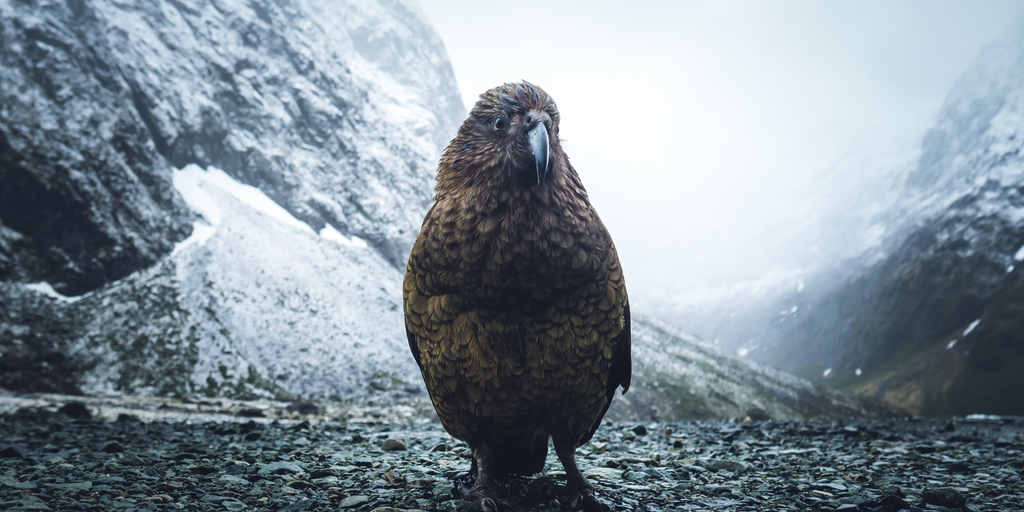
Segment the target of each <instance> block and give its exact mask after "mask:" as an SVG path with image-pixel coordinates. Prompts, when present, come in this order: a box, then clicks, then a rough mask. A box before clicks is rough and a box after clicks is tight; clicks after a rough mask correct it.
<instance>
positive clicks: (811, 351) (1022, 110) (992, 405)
mask: <svg viewBox="0 0 1024 512" xmlns="http://www.w3.org/2000/svg"><path fill="white" fill-rule="evenodd" d="M900 190H901V194H902V199H901V201H900V203H899V204H898V205H897V207H896V208H895V209H894V210H893V212H892V213H891V214H890V222H889V226H888V228H889V229H888V232H887V235H886V237H885V239H884V241H883V242H882V243H881V244H879V250H878V251H871V252H870V253H865V254H864V255H863V256H862V258H861V259H860V260H858V261H855V262H854V264H853V265H852V268H854V269H855V270H853V271H850V270H849V268H850V267H847V268H845V269H840V270H836V271H834V272H830V273H823V274H819V275H816V276H810V277H808V278H807V279H806V282H807V283H806V284H807V290H806V291H804V292H803V294H796V293H794V292H789V293H787V294H784V295H783V296H782V297H781V298H779V299H777V300H776V302H775V303H773V304H772V306H773V307H771V309H772V310H776V311H777V310H779V308H782V311H783V312H785V311H787V310H788V309H789V306H790V305H796V304H799V305H800V310H799V312H797V311H796V310H793V311H792V315H788V316H787V315H783V316H784V317H785V318H779V317H777V318H775V319H774V320H772V321H771V322H767V321H766V322H765V325H766V328H765V329H764V330H763V331H762V336H761V337H760V339H759V340H757V344H758V345H760V346H761V347H762V348H764V349H763V350H757V351H754V352H751V353H750V356H749V357H752V358H754V359H755V360H758V361H761V362H765V363H769V364H773V365H776V366H778V367H780V368H783V369H786V370H789V371H793V372H796V373H797V374H798V375H802V376H805V377H808V378H812V379H814V380H816V381H818V382H821V383H828V384H829V385H832V386H837V387H843V388H846V389H851V390H856V391H858V392H860V393H863V394H869V395H873V396H877V397H880V398H884V399H886V400H887V401H889V402H891V403H894V404H897V405H900V406H902V407H905V408H907V409H908V410H910V411H913V412H921V413H925V414H940V415H941V414H953V413H956V414H966V413H975V412H980V413H994V414H1024V399H1022V398H1021V395H1020V394H1019V393H1018V392H1017V391H1016V390H1018V389H1019V388H1020V387H1021V386H1024V373H1022V372H1021V370H1020V369H1021V368H1024V275H1022V272H1024V265H1022V264H1021V261H1022V260H1024V247H1022V246H1024V19H1021V20H1018V22H1016V23H1015V24H1014V26H1013V27H1011V29H1010V30H1009V31H1008V32H1007V33H1006V34H1005V35H1003V36H1002V37H1001V38H999V39H998V40H997V41H996V42H994V43H993V44H992V45H990V46H989V47H987V48H986V49H985V50H983V51H982V52H981V54H980V55H979V57H978V59H977V61H976V62H975V64H974V65H973V66H972V67H971V68H970V69H969V70H968V71H967V72H966V73H965V74H964V75H963V77H962V78H961V79H960V80H958V82H957V83H956V84H955V86H954V87H953V89H952V90H951V91H950V93H949V96H948V97H947V99H946V102H945V104H944V106H943V108H942V110H941V113H940V115H939V118H938V120H937V122H936V124H935V126H934V128H932V129H931V130H930V131H929V132H928V133H927V135H926V136H925V137H924V140H923V143H922V148H921V156H920V158H919V160H918V162H917V165H916V167H915V168H914V169H913V170H912V172H910V173H909V176H908V178H907V180H906V184H905V185H904V186H903V187H902V188H901V189H900ZM768 325H770V326H771V327H767V326H768Z"/></svg>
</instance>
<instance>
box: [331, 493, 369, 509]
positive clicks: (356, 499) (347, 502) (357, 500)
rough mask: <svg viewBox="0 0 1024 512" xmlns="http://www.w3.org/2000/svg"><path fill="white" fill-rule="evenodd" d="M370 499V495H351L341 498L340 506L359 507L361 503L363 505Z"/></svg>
mask: <svg viewBox="0 0 1024 512" xmlns="http://www.w3.org/2000/svg"><path fill="white" fill-rule="evenodd" d="M368 501H370V497H369V496H364V495H362V494H357V495H355V496H349V497H347V498H345V499H343V500H341V503H339V504H338V506H339V507H341V508H352V507H358V506H359V505H362V504H363V503H366V502H368Z"/></svg>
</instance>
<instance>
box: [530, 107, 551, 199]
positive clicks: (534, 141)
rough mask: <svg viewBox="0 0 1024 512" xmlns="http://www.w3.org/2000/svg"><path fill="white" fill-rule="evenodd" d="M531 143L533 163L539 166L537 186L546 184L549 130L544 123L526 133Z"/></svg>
mask: <svg viewBox="0 0 1024 512" xmlns="http://www.w3.org/2000/svg"><path fill="white" fill-rule="evenodd" d="M526 137H527V139H528V140H529V141H530V151H532V152H533V161H534V162H535V163H536V164H537V184H538V185H540V184H542V183H544V177H545V176H547V174H548V149H549V142H548V128H547V126H546V125H545V124H544V123H542V122H541V123H537V124H536V126H534V127H533V128H530V131H529V132H526Z"/></svg>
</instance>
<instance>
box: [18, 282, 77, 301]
mask: <svg viewBox="0 0 1024 512" xmlns="http://www.w3.org/2000/svg"><path fill="white" fill-rule="evenodd" d="M25 289H26V290H32V291H34V292H36V293H41V294H43V295H46V296H48V297H53V298H55V299H57V300H59V301H61V302H67V303H69V304H70V303H72V302H78V301H79V300H81V299H82V297H85V295H78V296H76V297H68V296H67V295H61V294H60V293H59V292H57V290H54V289H53V286H50V283H47V282H46V281H40V282H38V283H32V284H26V285H25ZM86 295H88V294H86Z"/></svg>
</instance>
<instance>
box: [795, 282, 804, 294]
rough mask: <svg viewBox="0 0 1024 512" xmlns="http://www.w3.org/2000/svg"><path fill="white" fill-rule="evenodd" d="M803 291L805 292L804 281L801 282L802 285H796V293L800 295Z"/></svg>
mask: <svg viewBox="0 0 1024 512" xmlns="http://www.w3.org/2000/svg"><path fill="white" fill-rule="evenodd" d="M802 291H804V282H803V281H800V283H798V284H797V285H796V292H797V293H800V292H802Z"/></svg>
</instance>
